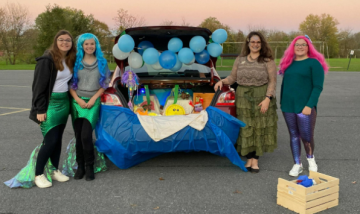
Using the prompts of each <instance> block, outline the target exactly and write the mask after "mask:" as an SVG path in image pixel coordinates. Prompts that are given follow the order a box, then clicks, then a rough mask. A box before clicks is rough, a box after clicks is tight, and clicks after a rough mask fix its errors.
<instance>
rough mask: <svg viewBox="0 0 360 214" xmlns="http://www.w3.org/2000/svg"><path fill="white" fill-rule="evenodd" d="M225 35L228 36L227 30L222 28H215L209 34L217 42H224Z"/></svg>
mask: <svg viewBox="0 0 360 214" xmlns="http://www.w3.org/2000/svg"><path fill="white" fill-rule="evenodd" d="M227 37H228V35H227V32H226V30H224V29H217V30H216V31H214V32H213V33H212V35H211V39H212V40H213V41H214V42H216V43H219V44H221V43H224V42H225V41H226V39H227Z"/></svg>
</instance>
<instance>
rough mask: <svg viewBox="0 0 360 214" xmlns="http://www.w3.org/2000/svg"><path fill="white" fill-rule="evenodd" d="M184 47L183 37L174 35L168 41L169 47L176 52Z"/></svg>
mask: <svg viewBox="0 0 360 214" xmlns="http://www.w3.org/2000/svg"><path fill="white" fill-rule="evenodd" d="M182 47H183V42H182V41H181V39H179V38H177V37H174V38H172V39H170V41H169V43H168V49H169V50H170V51H172V52H174V53H176V52H179V50H180V49H181V48H182Z"/></svg>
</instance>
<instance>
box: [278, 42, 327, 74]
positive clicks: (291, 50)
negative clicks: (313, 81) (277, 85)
mask: <svg viewBox="0 0 360 214" xmlns="http://www.w3.org/2000/svg"><path fill="white" fill-rule="evenodd" d="M299 39H303V40H305V42H306V43H307V45H308V47H309V49H308V56H309V58H313V59H317V60H318V61H319V62H320V64H321V65H322V67H323V68H324V72H325V74H326V73H327V72H328V70H329V66H328V65H327V64H326V62H325V58H324V56H323V55H322V54H321V53H319V52H318V51H317V50H316V49H315V47H314V45H313V44H312V43H311V42H310V40H309V39H308V38H306V37H305V36H298V37H296V38H295V39H294V40H293V41H292V42H291V44H290V46H289V47H288V48H287V49H286V51H285V53H284V56H283V58H282V59H281V61H280V70H279V74H280V75H283V74H284V73H285V71H286V69H287V68H288V67H289V66H290V65H291V63H292V62H293V61H294V59H295V43H296V41H297V40H299Z"/></svg>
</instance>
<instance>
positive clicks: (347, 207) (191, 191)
mask: <svg viewBox="0 0 360 214" xmlns="http://www.w3.org/2000/svg"><path fill="white" fill-rule="evenodd" d="M219 73H220V75H221V76H224V75H226V74H227V73H228V72H219ZM32 78H33V71H7V70H0V181H1V182H4V181H7V180H9V179H11V178H12V177H13V176H15V175H16V174H17V173H18V172H19V170H20V169H21V168H22V167H24V166H25V165H26V162H27V161H28V159H29V156H30V153H31V151H32V150H33V149H34V148H35V147H36V146H37V145H39V144H40V143H41V142H42V135H41V132H40V129H39V126H38V125H36V124H35V123H34V122H32V121H31V120H29V119H28V115H29V109H30V107H31V84H32ZM359 85H360V72H330V73H329V74H327V75H326V79H325V85H324V90H323V93H322V94H321V97H320V100H319V104H318V117H317V123H316V129H315V153H314V154H315V156H316V160H317V163H318V166H319V172H321V173H324V174H327V175H330V176H333V177H336V178H339V179H340V196H339V206H337V207H334V208H331V209H328V210H326V211H324V212H322V213H329V214H330V213H331V214H339V213H346V214H347V213H350V214H356V213H360V203H359V201H360V200H359V197H360V161H359V154H360V131H359V130H360V111H359V107H360V96H359V91H360V90H359V89H360V86H359ZM280 86H281V77H279V78H278V87H277V93H278V95H279V92H280ZM278 115H279V121H278V148H277V149H276V150H275V151H274V152H273V153H266V154H265V155H264V156H263V157H261V158H260V160H259V166H260V173H258V174H251V173H245V172H243V171H241V169H240V168H238V167H237V166H235V165H233V164H232V163H231V162H230V161H229V160H228V159H227V158H225V157H219V156H215V155H212V154H210V153H206V152H191V153H171V154H164V155H161V156H159V157H157V158H154V159H151V160H149V161H146V162H144V163H141V164H139V165H137V166H134V167H132V168H130V169H127V170H121V169H119V168H117V167H116V166H115V165H114V164H112V163H111V162H108V166H109V170H108V171H106V172H103V173H99V174H96V179H95V180H94V181H90V182H88V181H85V180H84V179H83V180H78V181H75V180H74V179H71V180H70V181H69V182H66V183H59V182H56V181H54V183H53V186H52V187H51V188H47V189H39V188H37V187H33V188H31V189H10V188H8V187H7V186H5V185H4V184H0V214H3V213H75V214H77V213H79V214H82V213H214V214H219V213H237V214H239V213H245V214H252V213H254V214H260V213H293V212H291V211H289V210H287V209H285V208H283V207H281V206H278V205H277V204H276V193H277V182H278V178H284V179H287V180H292V179H293V178H292V177H290V176H289V175H288V172H289V170H290V169H291V167H292V165H293V162H292V156H291V150H290V146H289V134H288V131H287V128H286V124H285V122H284V119H283V116H282V114H281V111H280V109H278ZM73 136H74V133H73V130H72V127H71V123H70V120H69V121H68V123H67V127H66V130H65V133H64V137H63V146H62V154H64V153H65V149H66V146H67V144H68V142H69V141H70V139H71V138H72V137H73ZM61 160H63V156H62V157H61ZM302 160H303V164H304V167H305V169H306V170H305V171H304V173H303V174H306V175H307V174H308V171H307V165H308V164H307V161H306V156H305V151H304V149H302Z"/></svg>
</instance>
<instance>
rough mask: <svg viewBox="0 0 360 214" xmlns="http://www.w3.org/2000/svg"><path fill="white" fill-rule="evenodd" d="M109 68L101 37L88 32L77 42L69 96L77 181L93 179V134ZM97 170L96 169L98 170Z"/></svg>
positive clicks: (106, 84) (107, 82)
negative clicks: (84, 178) (100, 41)
mask: <svg viewBox="0 0 360 214" xmlns="http://www.w3.org/2000/svg"><path fill="white" fill-rule="evenodd" d="M109 74H110V71H109V68H108V65H107V61H106V59H105V58H104V56H103V53H102V52H101V48H100V43H99V40H98V38H97V37H96V36H95V35H93V34H91V33H85V34H82V35H80V36H79V38H78V40H77V54H76V61H75V67H74V75H73V78H72V81H71V88H70V94H71V96H72V100H71V107H72V108H71V117H72V122H73V127H74V131H75V138H76V162H77V164H78V169H77V171H76V173H75V176H74V179H76V180H77V179H82V178H83V177H84V175H86V180H87V181H90V180H94V179H95V175H94V162H95V153H94V152H95V151H94V145H93V140H92V132H93V130H94V128H95V124H96V122H97V120H98V119H99V112H100V96H101V94H102V93H104V91H105V90H106V88H107V87H108V85H109ZM95 171H96V169H95Z"/></svg>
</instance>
